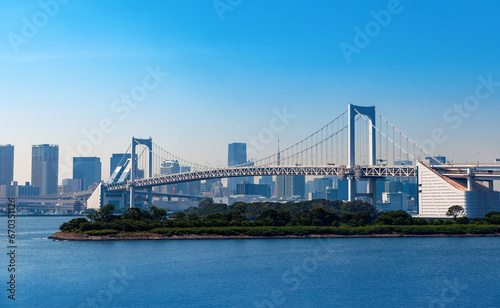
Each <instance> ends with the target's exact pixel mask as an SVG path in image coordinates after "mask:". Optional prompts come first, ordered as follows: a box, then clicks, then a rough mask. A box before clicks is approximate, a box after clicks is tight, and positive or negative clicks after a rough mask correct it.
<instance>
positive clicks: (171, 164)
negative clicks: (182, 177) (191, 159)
mask: <svg viewBox="0 0 500 308" xmlns="http://www.w3.org/2000/svg"><path fill="white" fill-rule="evenodd" d="M180 172H181V166H180V165H179V162H178V161H177V160H165V161H163V162H162V163H161V166H160V173H161V174H162V175H166V174H176V173H180ZM160 192H162V193H169V194H173V193H178V192H179V191H178V189H177V184H169V185H163V186H161V188H160Z"/></svg>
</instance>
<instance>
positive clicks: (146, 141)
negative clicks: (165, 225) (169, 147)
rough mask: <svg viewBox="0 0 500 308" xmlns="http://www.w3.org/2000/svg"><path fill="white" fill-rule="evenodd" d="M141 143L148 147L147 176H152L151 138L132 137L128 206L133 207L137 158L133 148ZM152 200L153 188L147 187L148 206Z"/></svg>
mask: <svg viewBox="0 0 500 308" xmlns="http://www.w3.org/2000/svg"><path fill="white" fill-rule="evenodd" d="M139 144H142V145H144V146H146V147H147V148H148V150H149V151H148V152H149V155H148V165H149V168H148V169H149V170H148V177H153V139H151V137H149V139H139V138H134V137H132V158H131V160H132V167H131V172H130V207H131V208H132V207H135V187H134V182H135V180H136V175H137V158H136V151H135V148H136V146H137V145H139ZM152 201H153V188H152V187H149V188H148V206H151V203H152Z"/></svg>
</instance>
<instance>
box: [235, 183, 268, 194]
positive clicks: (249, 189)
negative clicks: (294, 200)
mask: <svg viewBox="0 0 500 308" xmlns="http://www.w3.org/2000/svg"><path fill="white" fill-rule="evenodd" d="M237 188H238V192H237V194H238V195H258V196H263V197H266V198H269V197H270V196H271V189H270V187H269V185H267V184H250V183H241V184H237Z"/></svg>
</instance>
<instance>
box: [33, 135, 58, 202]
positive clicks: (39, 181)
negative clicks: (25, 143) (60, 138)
mask: <svg viewBox="0 0 500 308" xmlns="http://www.w3.org/2000/svg"><path fill="white" fill-rule="evenodd" d="M58 172H59V146H58V145H50V144H40V145H33V146H32V155H31V183H32V185H33V186H37V187H40V195H42V196H44V195H53V194H54V195H55V194H57V188H58V187H57V183H58Z"/></svg>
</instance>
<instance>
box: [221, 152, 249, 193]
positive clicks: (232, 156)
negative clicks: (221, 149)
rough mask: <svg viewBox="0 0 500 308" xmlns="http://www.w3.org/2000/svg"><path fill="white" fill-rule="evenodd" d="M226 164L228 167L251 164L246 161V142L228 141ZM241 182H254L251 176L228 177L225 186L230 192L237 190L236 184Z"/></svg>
mask: <svg viewBox="0 0 500 308" xmlns="http://www.w3.org/2000/svg"><path fill="white" fill-rule="evenodd" d="M227 165H228V166H229V167H232V166H239V165H247V166H251V165H252V164H251V163H248V162H247V144H246V143H237V142H235V143H230V144H228V151H227ZM242 182H248V183H250V184H253V183H254V180H253V177H238V178H228V179H227V187H228V189H229V191H230V193H231V194H235V193H236V192H237V187H236V185H237V184H240V183H242Z"/></svg>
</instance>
